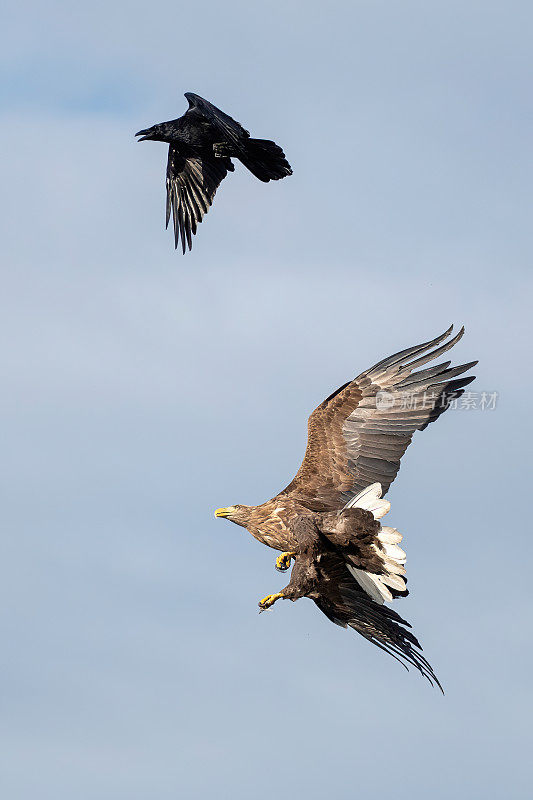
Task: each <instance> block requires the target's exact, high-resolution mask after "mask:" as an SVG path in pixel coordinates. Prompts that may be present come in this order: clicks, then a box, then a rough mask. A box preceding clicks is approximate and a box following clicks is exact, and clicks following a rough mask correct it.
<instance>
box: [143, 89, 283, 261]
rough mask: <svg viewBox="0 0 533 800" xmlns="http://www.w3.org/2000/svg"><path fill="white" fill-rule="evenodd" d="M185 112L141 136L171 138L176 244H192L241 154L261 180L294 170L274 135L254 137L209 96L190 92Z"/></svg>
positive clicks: (170, 205) (169, 210)
mask: <svg viewBox="0 0 533 800" xmlns="http://www.w3.org/2000/svg"><path fill="white" fill-rule="evenodd" d="M185 97H186V98H187V100H188V101H189V108H188V109H187V111H186V112H185V114H184V115H183V116H182V117H179V119H173V120H171V121H170V122H160V123H159V124H158V125H153V126H152V127H151V128H146V129H145V130H142V131H138V133H136V134H135V136H140V137H141V138H140V139H138V141H139V142H143V141H145V140H147V139H151V140H153V141H156V142H167V143H168V145H169V148H168V161H167V207H166V226H167V228H168V223H169V221H170V215H171V214H172V220H173V224H174V246H175V248H177V247H178V243H179V241H180V240H181V247H182V250H183V253H185V249H186V247H188V248H189V250H191V249H192V236H193V234H195V233H196V228H197V225H198V224H199V223H200V222H201V221H202V219H203V217H204V214H207V212H208V211H209V207H210V205H211V204H212V202H213V198H214V196H215V192H216V190H217V189H218V187H219V184H220V182H221V181H222V180H224V178H225V177H226V175H227V174H228V172H233V171H234V170H235V166H234V164H233V162H232V160H231V159H232V158H238V159H239V160H240V161H241V162H242V163H243V164H244V166H245V167H247V168H248V169H249V170H250V172H252V173H253V174H254V175H255V176H256V178H259V180H260V181H264V182H265V183H268V181H277V180H279V179H280V178H285V176H286V175H292V169H291V166H290V164H289V162H288V161H287V159H286V158H285V153H284V152H283V150H282V149H281V147H279V146H278V145H277V144H276V143H275V142H271V141H270V140H268V139H252V138H251V137H250V134H249V132H248V131H247V130H245V129H244V128H243V127H242V125H240V124H239V123H238V122H236V121H235V120H234V119H232V117H230V116H228V114H225V113H224V112H223V111H221V110H220V109H219V108H217V107H216V106H214V105H213V104H212V103H210V102H209V101H208V100H204V99H203V98H202V97H200V96H199V95H197V94H193V92H186V93H185Z"/></svg>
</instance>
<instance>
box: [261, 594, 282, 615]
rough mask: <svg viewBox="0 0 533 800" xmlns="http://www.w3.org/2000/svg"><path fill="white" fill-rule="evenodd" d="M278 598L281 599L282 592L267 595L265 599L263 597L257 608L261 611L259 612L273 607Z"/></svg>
mask: <svg viewBox="0 0 533 800" xmlns="http://www.w3.org/2000/svg"><path fill="white" fill-rule="evenodd" d="M280 597H283V592H276V594H267V596H266V597H263V599H262V600H260V601H259V608H260V609H261V611H264V610H265V608H270V606H273V605H274V603H275V602H276V600H279V599H280Z"/></svg>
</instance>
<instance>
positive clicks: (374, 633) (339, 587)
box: [309, 552, 443, 691]
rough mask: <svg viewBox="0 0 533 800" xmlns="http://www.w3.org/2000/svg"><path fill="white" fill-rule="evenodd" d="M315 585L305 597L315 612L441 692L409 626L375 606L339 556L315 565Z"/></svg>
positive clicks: (323, 557)
mask: <svg viewBox="0 0 533 800" xmlns="http://www.w3.org/2000/svg"><path fill="white" fill-rule="evenodd" d="M317 571H318V581H317V584H316V587H315V589H314V590H313V591H312V592H311V593H310V594H309V597H311V599H312V600H314V602H315V603H316V605H317V606H318V608H319V609H320V610H321V611H322V612H323V613H324V614H325V615H326V616H327V617H328V619H330V620H331V621H332V622H335V624H336V625H340V626H341V627H343V628H346V627H350V628H353V630H355V631H357V633H360V634H361V636H364V637H365V639H368V641H369V642H372V644H375V645H376V646H377V647H379V648H380V649H381V650H384V651H385V652H386V653H389V655H391V656H393V658H396V659H397V660H398V661H399V662H400V663H401V664H403V666H404V667H406V669H409V667H408V665H411V666H413V667H416V669H417V670H418V671H419V672H421V673H422V675H424V677H426V678H427V679H428V681H429V682H430V683H431V684H432V685H433V684H436V685H437V686H438V687H439V689H440V690H441V691H443V689H442V686H441V685H440V683H439V680H438V678H437V676H436V675H435V673H434V671H433V668H432V667H431V664H430V663H429V662H428V661H427V660H426V659H425V658H424V656H423V655H422V647H421V645H420V643H419V641H418V639H417V638H416V636H414V634H412V633H411V631H409V630H407V629H408V628H410V627H411V626H410V624H409V623H408V622H406V621H405V620H404V619H402V617H400V615H399V614H397V613H396V612H395V611H393V610H392V609H391V608H388V607H387V606H384V605H379V604H378V603H375V602H374V601H373V600H372V599H371V598H370V597H369V596H368V595H367V594H366V592H364V591H363V589H362V588H361V586H360V585H359V584H358V583H357V581H356V580H355V579H354V578H353V577H352V576H351V575H350V573H349V571H348V569H347V567H346V563H345V561H344V560H343V558H342V556H341V555H338V554H336V553H331V552H328V553H323V554H322V555H321V557H320V561H318V562H317Z"/></svg>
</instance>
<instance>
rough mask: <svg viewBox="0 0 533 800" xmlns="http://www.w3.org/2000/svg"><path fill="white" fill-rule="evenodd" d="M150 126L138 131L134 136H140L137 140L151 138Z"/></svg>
mask: <svg viewBox="0 0 533 800" xmlns="http://www.w3.org/2000/svg"><path fill="white" fill-rule="evenodd" d="M151 131H152V128H146V129H145V130H144V131H138V132H137V133H136V134H135V136H140V137H141V138H140V139H137V141H138V142H144V140H145V139H151V138H152V137H151V136H150V133H151Z"/></svg>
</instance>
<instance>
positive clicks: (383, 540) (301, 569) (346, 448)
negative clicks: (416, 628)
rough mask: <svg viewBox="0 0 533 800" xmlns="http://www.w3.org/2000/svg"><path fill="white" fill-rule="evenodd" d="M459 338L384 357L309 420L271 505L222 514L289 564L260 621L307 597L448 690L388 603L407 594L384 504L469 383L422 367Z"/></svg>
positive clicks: (263, 604)
mask: <svg viewBox="0 0 533 800" xmlns="http://www.w3.org/2000/svg"><path fill="white" fill-rule="evenodd" d="M452 331H453V326H451V327H450V328H449V329H448V330H447V331H445V333H443V334H442V335H441V336H438V337H437V338H435V339H432V340H431V341H428V342H424V343H423V344H419V345H416V346H414V347H409V348H407V349H406V350H402V351H400V352H399V353H396V354H395V355H393V356H390V357H389V358H385V359H384V360H383V361H380V362H379V363H377V364H375V365H374V366H373V367H371V368H370V369H367V370H365V371H364V372H362V373H361V374H360V375H358V376H357V377H356V378H354V379H353V380H351V381H348V382H347V383H345V384H343V386H341V387H340V388H339V389H337V391H335V392H333V394H331V395H330V396H329V397H328V398H326V400H324V402H323V403H321V404H320V405H319V406H318V407H317V408H316V409H315V410H314V411H313V413H312V414H311V416H310V417H309V421H308V441H307V449H306V452H305V457H304V460H303V463H302V465H301V466H300V469H299V470H298V472H297V474H296V476H295V478H294V479H293V480H292V481H291V482H290V483H289V485H288V486H287V487H286V488H285V489H283V491H281V492H280V493H279V494H277V495H276V496H275V497H274V498H273V499H272V500H268V501H267V502H266V503H263V504H262V505H259V506H247V505H234V506H228V507H227V508H219V509H217V511H215V516H216V517H222V518H225V519H228V520H230V521H231V522H234V523H236V524H237V525H241V526H242V527H244V528H246V529H247V530H248V531H249V533H251V534H252V536H253V537H254V538H255V539H257V540H258V541H260V542H262V543H263V544H266V545H268V546H269V547H273V548H274V549H276V550H280V551H281V555H279V556H278V557H277V560H276V568H277V569H278V570H279V571H285V570H288V569H289V568H290V567H291V564H292V563H293V561H294V565H293V569H292V573H291V578H290V581H289V583H288V585H287V586H286V587H285V588H284V589H281V590H280V591H279V592H275V593H274V594H269V595H267V596H266V597H264V598H263V599H262V600H261V601H260V602H259V608H260V610H261V611H263V610H265V609H267V608H270V607H272V606H273V605H274V603H275V602H276V601H277V600H280V599H282V598H283V599H286V600H292V601H295V600H298V599H299V598H301V597H309V598H311V599H312V600H313V601H314V602H315V603H316V605H317V606H318V608H319V609H320V610H321V611H322V612H323V613H324V614H325V615H326V616H327V617H328V619H330V620H331V621H332V622H334V623H336V624H337V625H340V626H342V627H344V628H346V627H350V628H352V629H353V630H355V631H357V632H358V633H360V634H361V635H362V636H364V637H365V639H367V640H369V641H370V642H372V643H373V644H375V645H377V646H378V647H379V648H381V649H382V650H384V651H386V652H387V653H389V654H390V655H392V656H393V657H394V658H396V659H397V660H398V661H399V662H400V663H402V664H403V666H405V667H406V669H409V666H413V667H415V668H416V669H418V670H419V672H420V673H421V674H422V675H423V676H425V677H426V678H427V679H428V680H429V682H430V683H431V684H432V685H436V686H438V687H439V688H440V689H441V691H442V686H441V684H440V683H439V680H438V678H437V676H436V675H435V672H434V671H433V669H432V667H431V665H430V664H429V662H428V661H427V660H426V659H425V657H424V656H423V655H422V647H421V645H420V643H419V642H418V640H417V638H416V637H415V636H414V634H413V633H412V632H411V631H410V630H409V628H411V626H410V624H409V623H408V622H406V620H404V619H403V618H402V617H401V616H399V614H397V613H396V612H395V611H393V610H392V609H391V608H389V607H388V606H386V605H385V603H386V602H390V601H392V600H394V599H396V598H399V597H405V596H406V595H407V594H408V591H407V586H406V578H405V560H406V556H405V552H404V550H402V548H401V547H400V546H399V545H400V542H401V541H402V535H401V534H400V533H399V531H398V530H397V529H396V528H393V527H389V526H387V525H383V524H382V522H381V520H382V518H383V517H384V516H385V514H387V513H388V511H389V509H390V503H389V502H388V501H387V500H384V499H383V495H385V494H386V492H387V491H388V489H389V486H390V485H391V483H392V482H393V480H394V479H395V477H396V475H397V473H398V470H399V468H400V461H401V458H402V456H403V454H404V453H405V451H406V449H407V447H408V446H409V444H410V443H411V440H412V438H413V434H414V432H415V431H417V430H424V428H426V427H427V426H428V425H429V424H430V422H434V421H435V420H436V419H437V418H438V417H440V415H441V414H443V413H444V411H446V410H447V409H448V408H449V407H450V405H451V404H452V403H453V402H454V401H455V400H456V399H457V398H458V397H460V396H461V395H462V394H463V391H464V387H465V386H467V385H468V384H469V383H471V381H473V380H474V377H475V376H472V375H468V376H465V375H464V373H465V372H467V371H468V370H469V369H471V368H472V367H473V366H475V364H477V361H471V362H469V363H467V364H461V365H459V366H455V367H454V366H451V362H450V361H441V362H439V363H437V364H431V365H430V366H428V367H425V365H426V364H430V362H434V361H435V360H436V359H438V358H439V357H440V356H441V355H442V354H443V353H445V352H446V351H447V350H449V349H450V348H451V347H453V346H454V345H455V344H456V343H457V342H458V341H459V340H460V339H461V337H462V336H463V334H464V328H461V330H460V331H459V332H458V333H457V335H456V336H453V337H452V338H450V337H451V335H452ZM420 367H425V368H424V369H419V368H420ZM460 376H463V377H460Z"/></svg>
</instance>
